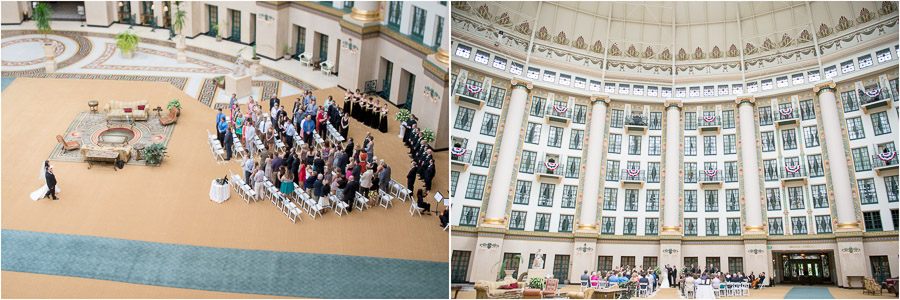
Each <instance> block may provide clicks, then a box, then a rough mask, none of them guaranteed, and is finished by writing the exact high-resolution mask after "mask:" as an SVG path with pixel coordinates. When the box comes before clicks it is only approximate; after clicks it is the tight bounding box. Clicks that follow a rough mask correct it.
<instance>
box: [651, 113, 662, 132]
mask: <svg viewBox="0 0 900 300" xmlns="http://www.w3.org/2000/svg"><path fill="white" fill-rule="evenodd" d="M649 121H650V130H662V113H661V112H650V119H649Z"/></svg>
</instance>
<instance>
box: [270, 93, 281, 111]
mask: <svg viewBox="0 0 900 300" xmlns="http://www.w3.org/2000/svg"><path fill="white" fill-rule="evenodd" d="M278 105H281V99H278V97H275V94H272V98H269V111H271V110H272V107H275V106H278Z"/></svg>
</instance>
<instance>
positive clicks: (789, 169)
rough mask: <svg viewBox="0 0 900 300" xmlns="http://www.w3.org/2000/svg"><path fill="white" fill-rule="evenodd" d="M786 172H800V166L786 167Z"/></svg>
mask: <svg viewBox="0 0 900 300" xmlns="http://www.w3.org/2000/svg"><path fill="white" fill-rule="evenodd" d="M784 170H785V171H787V172H788V173H797V172H800V166H784Z"/></svg>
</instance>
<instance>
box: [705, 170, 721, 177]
mask: <svg viewBox="0 0 900 300" xmlns="http://www.w3.org/2000/svg"><path fill="white" fill-rule="evenodd" d="M703 173H706V176H708V177H709V178H713V177H716V174H719V170H703Z"/></svg>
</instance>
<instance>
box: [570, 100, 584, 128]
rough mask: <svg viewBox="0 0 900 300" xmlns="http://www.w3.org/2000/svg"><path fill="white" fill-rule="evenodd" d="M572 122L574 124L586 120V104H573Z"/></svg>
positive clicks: (582, 122)
mask: <svg viewBox="0 0 900 300" xmlns="http://www.w3.org/2000/svg"><path fill="white" fill-rule="evenodd" d="M573 109H574V112H573V116H572V122H573V123H575V124H584V123H585V122H586V121H587V106H586V105H581V104H575V107H573Z"/></svg>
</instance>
